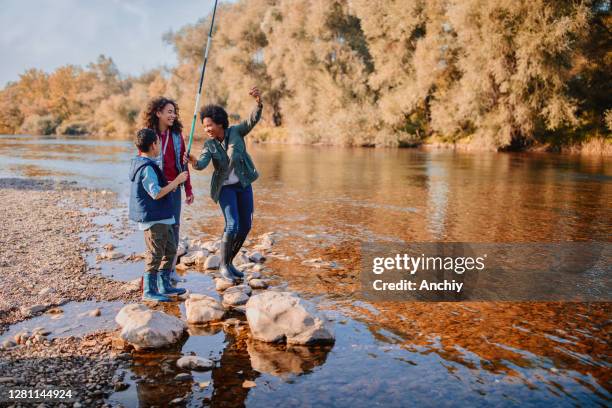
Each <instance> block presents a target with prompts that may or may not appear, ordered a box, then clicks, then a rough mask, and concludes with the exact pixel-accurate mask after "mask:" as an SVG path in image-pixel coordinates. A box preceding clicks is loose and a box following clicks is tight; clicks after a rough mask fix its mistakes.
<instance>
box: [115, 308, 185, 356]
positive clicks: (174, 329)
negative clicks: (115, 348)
mask: <svg viewBox="0 0 612 408" xmlns="http://www.w3.org/2000/svg"><path fill="white" fill-rule="evenodd" d="M115 321H116V322H117V324H119V326H121V334H120V337H121V338H122V339H123V340H125V341H127V342H128V343H130V344H131V345H133V346H134V348H136V349H137V350H140V349H149V348H151V349H154V348H161V347H165V346H169V345H171V344H173V343H176V342H177V341H178V340H179V339H180V338H181V337H182V336H183V333H184V332H185V330H186V329H187V325H186V324H185V322H183V321H182V320H180V319H177V318H176V317H174V316H170V315H167V314H165V313H163V312H159V311H157V310H150V309H149V308H147V307H146V306H144V305H141V304H138V303H134V304H130V305H127V306H124V307H123V308H122V309H121V310H120V311H119V313H118V314H117V316H116V317H115Z"/></svg>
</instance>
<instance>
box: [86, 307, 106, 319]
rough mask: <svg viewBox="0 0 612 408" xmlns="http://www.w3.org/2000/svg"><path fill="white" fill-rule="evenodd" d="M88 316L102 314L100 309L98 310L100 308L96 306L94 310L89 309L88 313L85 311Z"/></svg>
mask: <svg viewBox="0 0 612 408" xmlns="http://www.w3.org/2000/svg"><path fill="white" fill-rule="evenodd" d="M87 314H88V315H89V316H91V317H98V316H100V315H101V314H102V311H101V310H100V308H96V309H94V310H91V311H90V312H89V313H87Z"/></svg>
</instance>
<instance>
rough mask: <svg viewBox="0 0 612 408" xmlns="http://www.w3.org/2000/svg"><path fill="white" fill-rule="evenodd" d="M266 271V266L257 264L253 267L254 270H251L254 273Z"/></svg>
mask: <svg viewBox="0 0 612 408" xmlns="http://www.w3.org/2000/svg"><path fill="white" fill-rule="evenodd" d="M264 269H265V266H263V265H262V264H257V265H255V266H253V268H252V269H251V270H252V271H253V272H257V273H259V272H261V271H263V270H264Z"/></svg>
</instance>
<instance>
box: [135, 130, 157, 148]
mask: <svg viewBox="0 0 612 408" xmlns="http://www.w3.org/2000/svg"><path fill="white" fill-rule="evenodd" d="M156 141H157V133H155V131H154V130H151V129H147V128H145V129H140V130H139V131H138V133H136V137H135V138H134V144H135V145H136V147H137V148H138V150H140V151H141V152H145V153H147V152H148V151H149V149H151V146H152V145H153V143H155V142H156Z"/></svg>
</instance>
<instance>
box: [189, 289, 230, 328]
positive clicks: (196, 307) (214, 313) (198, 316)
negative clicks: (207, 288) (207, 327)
mask: <svg viewBox="0 0 612 408" xmlns="http://www.w3.org/2000/svg"><path fill="white" fill-rule="evenodd" d="M185 308H186V309H187V323H192V324H204V323H210V322H215V321H219V320H221V319H223V315H224V314H225V309H223V305H222V304H221V303H220V302H219V301H218V300H216V299H214V298H212V297H210V296H206V295H200V294H197V293H194V294H191V295H190V296H189V299H187V301H186V302H185Z"/></svg>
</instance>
